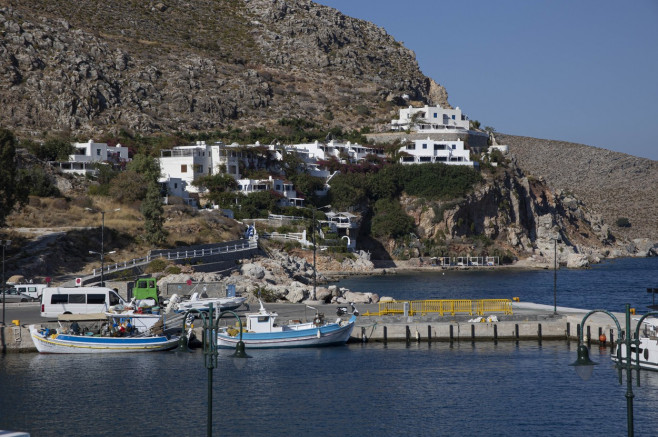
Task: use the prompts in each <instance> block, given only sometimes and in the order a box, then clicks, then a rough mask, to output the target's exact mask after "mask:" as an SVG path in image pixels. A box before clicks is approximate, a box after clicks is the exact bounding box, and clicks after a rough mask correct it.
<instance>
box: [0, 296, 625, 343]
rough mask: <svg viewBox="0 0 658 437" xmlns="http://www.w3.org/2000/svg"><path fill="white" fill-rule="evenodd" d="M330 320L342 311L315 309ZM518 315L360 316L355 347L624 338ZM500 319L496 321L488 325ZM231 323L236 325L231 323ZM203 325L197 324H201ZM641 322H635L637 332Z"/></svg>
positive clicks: (542, 313)
mask: <svg viewBox="0 0 658 437" xmlns="http://www.w3.org/2000/svg"><path fill="white" fill-rule="evenodd" d="M267 306H268V308H269V309H271V310H274V311H276V312H277V313H278V314H279V318H278V320H279V322H280V323H287V321H288V320H291V319H297V320H304V319H309V318H311V317H313V316H314V314H315V312H314V311H311V310H309V309H308V308H307V307H306V305H303V304H268V305H267ZM315 307H316V308H318V309H319V310H320V311H321V312H323V313H325V315H326V317H327V319H329V320H331V317H332V316H333V314H335V312H336V310H337V305H322V306H317V305H316V306H315ZM359 310H360V311H361V312H362V314H363V313H365V312H366V311H371V312H374V311H376V310H377V305H374V304H371V305H360V306H359ZM513 310H514V313H513V314H511V315H510V314H496V313H491V314H486V315H484V316H483V317H482V318H481V319H480V320H482V319H484V321H477V319H478V316H475V315H444V316H439V315H431V314H430V315H424V316H419V315H415V316H404V315H397V316H361V317H359V318H358V319H357V323H356V326H355V328H354V331H353V332H352V336H351V338H350V342H389V341H390V342H394V341H408V342H415V341H420V342H433V341H514V340H536V341H550V340H569V341H578V335H579V332H580V329H583V330H584V331H583V335H584V337H585V339H586V341H588V342H591V343H599V342H600V336H601V335H602V334H603V335H605V337H606V340H605V341H606V344H608V345H609V344H611V342H614V341H616V340H617V339H618V338H619V335H620V334H619V333H618V332H617V329H616V324H615V323H614V321H613V320H612V318H610V317H609V316H608V315H606V314H602V313H595V314H593V315H592V316H590V317H589V318H588V319H587V322H586V324H585V326H584V327H581V326H580V324H581V322H582V319H583V317H584V315H585V314H586V313H587V312H588V311H589V310H583V309H574V308H565V307H558V308H557V314H554V311H553V307H552V306H548V305H538V304H532V303H518V302H515V303H514V304H513ZM490 316H491V317H492V320H493V317H494V316H495V319H497V321H487V320H488V318H489V317H490ZM615 316H616V317H617V319H618V320H619V323H620V325H621V326H622V327H623V326H625V319H624V318H625V315H624V314H623V313H615ZM226 321H227V323H229V324H233V323H234V321H233V320H231V319H226ZM197 323H198V321H197ZM635 324H636V322H635V321H633V320H631V327H632V329H634V328H635ZM41 325H43V326H48V327H51V328H56V327H57V326H58V324H57V322H47V323H41ZM195 331H196V333H197V337H198V338H201V332H200V331H201V328H200V327H195ZM0 345H1V347H2V350H3V351H5V352H36V348H35V346H34V343H33V342H32V338H31V337H30V333H29V330H28V328H27V324H23V325H19V326H14V325H8V326H4V327H2V328H0Z"/></svg>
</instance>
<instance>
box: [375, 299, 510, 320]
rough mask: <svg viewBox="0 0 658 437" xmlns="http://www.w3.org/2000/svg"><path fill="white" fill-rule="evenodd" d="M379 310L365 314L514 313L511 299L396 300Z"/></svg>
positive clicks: (383, 304)
mask: <svg viewBox="0 0 658 437" xmlns="http://www.w3.org/2000/svg"><path fill="white" fill-rule="evenodd" d="M378 305H379V308H378V310H379V311H378V312H376V313H371V312H366V313H364V314H363V315H364V316H385V315H396V314H397V315H405V314H404V313H405V307H406V308H408V311H409V313H408V315H409V316H414V315H421V316H424V315H427V314H439V315H440V316H443V315H446V314H449V315H452V316H454V315H455V314H468V315H471V316H472V315H474V314H476V315H479V316H482V315H484V314H485V313H504V314H513V311H512V301H511V300H510V299H437V300H411V301H409V300H398V301H394V302H379V304H378Z"/></svg>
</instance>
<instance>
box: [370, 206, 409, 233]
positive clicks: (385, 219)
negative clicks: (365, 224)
mask: <svg viewBox="0 0 658 437" xmlns="http://www.w3.org/2000/svg"><path fill="white" fill-rule="evenodd" d="M373 209H374V213H375V215H374V217H373V218H372V225H371V230H372V233H373V235H374V236H375V237H388V238H398V237H402V236H404V235H408V234H409V233H410V232H412V231H413V230H414V219H413V218H411V217H409V216H408V215H407V214H406V213H405V212H404V210H403V209H402V206H401V205H400V202H398V201H397V200H394V199H380V200H378V201H377V202H375V206H374V208H373Z"/></svg>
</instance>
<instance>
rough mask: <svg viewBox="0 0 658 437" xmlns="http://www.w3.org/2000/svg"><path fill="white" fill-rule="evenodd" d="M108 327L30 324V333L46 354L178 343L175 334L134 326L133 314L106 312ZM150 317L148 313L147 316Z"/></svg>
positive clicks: (135, 349) (134, 349)
mask: <svg viewBox="0 0 658 437" xmlns="http://www.w3.org/2000/svg"><path fill="white" fill-rule="evenodd" d="M106 316H107V319H106V321H107V322H108V323H107V324H105V326H106V327H108V329H106V330H104V331H101V332H99V333H93V332H91V331H87V332H80V331H79V328H77V323H76V325H73V324H72V326H76V328H74V329H71V328H69V329H49V328H44V327H41V326H40V325H30V326H29V330H30V335H31V337H32V341H33V342H34V345H35V346H36V348H37V350H38V351H39V352H41V353H50V354H88V353H92V354H97V353H116V352H155V351H164V350H169V349H173V348H175V347H176V346H178V338H179V337H178V336H171V335H166V334H165V333H164V330H163V331H162V332H161V333H159V334H154V333H152V332H144V331H143V330H141V329H137V328H136V327H135V326H139V324H138V323H137V322H136V321H134V318H138V317H140V315H137V314H131V315H126V314H109V313H108V314H106ZM148 316H151V315H148Z"/></svg>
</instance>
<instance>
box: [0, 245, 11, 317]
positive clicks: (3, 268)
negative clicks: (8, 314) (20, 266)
mask: <svg viewBox="0 0 658 437" xmlns="http://www.w3.org/2000/svg"><path fill="white" fill-rule="evenodd" d="M9 245H11V240H0V246H2V284H0V285H1V286H2V324H3V325H5V300H6V297H5V291H6V290H5V289H6V288H7V286H6V285H7V284H5V248H6V247H7V246H9Z"/></svg>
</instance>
